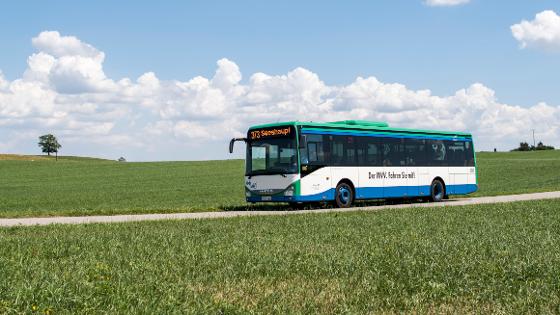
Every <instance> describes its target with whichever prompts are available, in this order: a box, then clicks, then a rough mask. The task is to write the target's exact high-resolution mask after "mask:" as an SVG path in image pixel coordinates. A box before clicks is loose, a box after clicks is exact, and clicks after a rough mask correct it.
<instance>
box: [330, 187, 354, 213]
mask: <svg viewBox="0 0 560 315" xmlns="http://www.w3.org/2000/svg"><path fill="white" fill-rule="evenodd" d="M334 201H335V203H336V205H337V206H338V207H339V208H348V207H350V206H351V205H352V201H354V190H353V189H352V187H351V186H350V185H349V184H348V183H345V182H341V183H338V185H337V186H336V190H335V195H334Z"/></svg>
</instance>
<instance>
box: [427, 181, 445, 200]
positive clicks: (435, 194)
mask: <svg viewBox="0 0 560 315" xmlns="http://www.w3.org/2000/svg"><path fill="white" fill-rule="evenodd" d="M430 193H431V195H430V199H431V200H432V201H433V202H440V201H441V200H442V199H443V198H444V197H445V186H444V185H443V183H442V182H441V181H440V180H439V179H436V180H434V181H433V182H432V186H431V187H430Z"/></svg>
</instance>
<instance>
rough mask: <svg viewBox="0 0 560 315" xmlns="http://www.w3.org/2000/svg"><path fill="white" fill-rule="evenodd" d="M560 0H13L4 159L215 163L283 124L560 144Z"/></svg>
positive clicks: (2, 128)
mask: <svg viewBox="0 0 560 315" xmlns="http://www.w3.org/2000/svg"><path fill="white" fill-rule="evenodd" d="M559 15H560V2H558V1H548V0H539V1H534V0H526V1H521V0H520V1H505V0H494V1H492V0H485V1H483V0H395V1H373V0H368V1H344V2H343V1H305V2H303V1H278V2H275V3H272V2H269V3H266V2H264V1H160V2H158V3H148V2H142V1H119V2H116V1H90V2H76V1H49V2H47V1H41V2H35V1H17V2H11V3H8V4H3V9H2V10H1V11H0V43H1V45H0V153H22V154H38V153H40V150H39V148H38V147H37V141H38V140H37V139H38V137H39V136H40V135H42V134H46V133H53V134H54V135H55V136H57V137H58V139H59V142H60V143H61V144H62V148H61V150H60V154H63V155H82V156H95V157H103V158H110V159H117V158H118V157H121V156H123V157H125V158H126V159H127V160H129V161H150V160H208V159H224V158H231V157H234V158H240V157H243V152H242V151H243V148H242V147H239V148H238V149H239V150H236V151H237V152H236V154H234V155H229V154H228V153H227V145H228V141H229V139H230V138H231V137H237V136H242V135H243V134H244V133H245V132H246V130H247V129H248V127H249V126H251V125H254V124H260V123H268V122H276V121H292V120H302V121H309V120H312V121H333V120H343V119H363V120H375V121H387V122H388V123H389V124H390V125H391V126H396V127H404V128H429V129H441V130H457V131H468V132H471V133H472V134H473V136H474V138H475V146H476V147H477V150H492V149H493V148H497V149H498V150H509V149H512V148H514V147H515V146H517V145H518V144H519V142H520V141H529V142H532V130H533V129H534V130H535V135H536V138H537V141H543V142H544V143H545V144H551V145H554V146H556V147H560V88H559V86H558V79H557V77H558V75H557V73H559V70H560V16H559Z"/></svg>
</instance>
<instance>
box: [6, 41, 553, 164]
mask: <svg viewBox="0 0 560 315" xmlns="http://www.w3.org/2000/svg"><path fill="white" fill-rule="evenodd" d="M47 39H48V40H47ZM34 45H35V47H36V48H37V49H38V51H37V52H36V53H35V54H33V55H32V56H31V57H29V59H28V68H27V70H26V71H25V73H24V74H23V76H22V78H20V79H16V80H13V81H8V80H6V79H5V78H4V77H3V76H2V75H1V74H0V148H2V150H5V151H7V150H10V151H13V152H22V151H25V150H34V151H32V152H35V150H36V144H35V142H36V137H37V136H39V135H40V134H42V133H46V132H52V133H54V134H56V135H59V136H60V137H62V139H63V141H64V150H65V152H67V153H71V154H84V155H87V154H94V155H99V154H104V155H109V156H113V157H118V156H122V155H125V156H126V157H127V158H128V159H129V160H130V159H144V160H146V159H190V158H195V159H213V158H223V157H226V156H227V155H226V150H225V148H226V144H227V141H228V139H229V138H230V137H234V136H235V137H237V136H241V135H243V134H244V133H245V132H246V130H247V128H248V127H249V126H250V125H252V124H257V123H266V122H273V121H284V120H314V121H332V120H343V119H366V120H377V121H387V122H389V124H390V125H394V126H399V127H411V128H430V129H444V130H461V131H470V132H472V133H473V134H474V135H475V138H476V144H477V147H478V148H479V149H491V148H493V147H494V146H498V147H499V148H501V149H507V148H513V147H514V146H515V145H517V144H518V143H519V142H520V141H526V140H529V139H528V137H529V135H530V130H531V129H536V130H537V138H538V139H539V140H542V141H544V142H545V143H547V144H548V143H549V144H552V145H555V146H560V143H559V142H558V141H559V139H560V127H559V126H560V107H559V106H553V105H549V104H546V103H539V104H536V105H534V106H531V107H520V106H515V105H509V104H504V103H501V102H499V100H498V98H497V97H496V95H495V92H494V91H493V90H492V89H490V88H489V87H486V86H484V85H483V84H480V83H475V84H472V85H471V86H469V87H467V88H464V89H460V90H458V91H457V92H456V93H454V94H453V95H449V96H437V95H433V94H432V92H431V91H430V90H412V89H409V88H408V87H406V86H405V85H403V84H399V83H386V82H381V81H379V80H378V79H377V78H375V77H358V78H357V79H356V80H354V81H353V82H350V83H349V84H347V85H342V86H332V85H327V84H325V83H324V82H323V81H322V80H321V79H320V78H319V76H318V75H317V74H316V73H313V72H311V71H309V70H307V69H304V68H296V69H294V70H292V71H289V72H288V73H286V74H279V75H270V74H265V73H254V74H252V75H250V76H249V77H248V79H247V81H246V82H243V81H242V77H243V76H242V73H241V70H240V69H239V67H238V66H237V65H236V64H235V63H234V62H233V61H231V60H228V59H221V60H219V61H218V62H217V69H216V72H215V74H214V75H213V76H212V77H211V78H205V77H194V78H192V79H189V80H186V81H178V80H173V81H167V80H160V79H159V78H158V77H157V75H156V74H155V73H153V72H146V73H145V74H143V75H141V76H140V77H138V78H137V79H134V80H133V79H130V78H121V79H111V78H107V77H106V76H105V74H104V70H103V56H104V55H103V53H102V52H100V51H98V50H97V49H96V48H94V47H93V46H91V45H89V44H86V43H83V42H82V41H80V40H79V39H77V38H75V37H69V36H61V35H60V34H58V33H57V32H48V33H47V35H45V33H44V32H43V33H41V34H39V36H38V37H36V38H35V39H34ZM59 46H61V47H59ZM100 56H102V57H100ZM13 139H18V140H17V141H14V140H13ZM32 152H29V153H32ZM127 152H128V153H127ZM133 152H135V153H133ZM240 156H241V155H240Z"/></svg>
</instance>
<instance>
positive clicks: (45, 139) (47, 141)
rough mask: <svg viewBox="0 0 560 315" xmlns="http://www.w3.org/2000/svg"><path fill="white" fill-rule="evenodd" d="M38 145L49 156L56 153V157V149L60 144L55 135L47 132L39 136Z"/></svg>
mask: <svg viewBox="0 0 560 315" xmlns="http://www.w3.org/2000/svg"><path fill="white" fill-rule="evenodd" d="M39 147H41V150H43V153H47V154H48V155H49V156H50V155H51V153H53V152H54V153H56V157H57V159H58V149H60V148H61V147H62V146H61V145H60V144H59V143H58V140H56V137H55V136H53V135H51V134H48V135H43V136H40V137H39Z"/></svg>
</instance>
